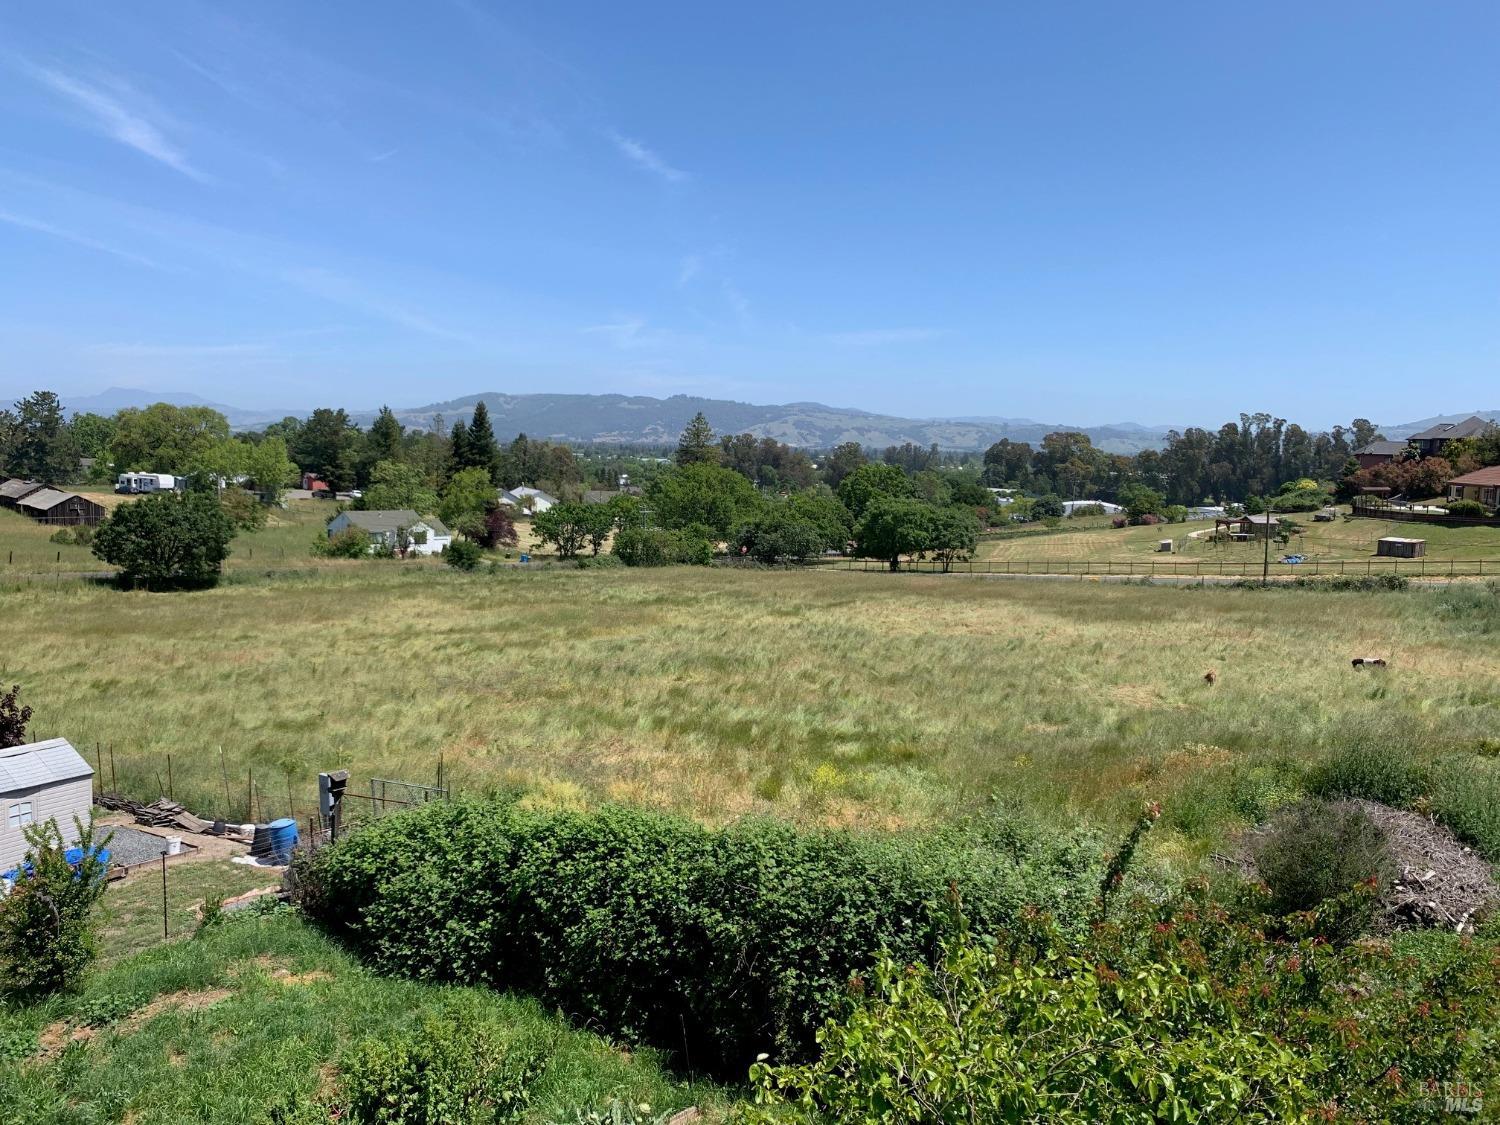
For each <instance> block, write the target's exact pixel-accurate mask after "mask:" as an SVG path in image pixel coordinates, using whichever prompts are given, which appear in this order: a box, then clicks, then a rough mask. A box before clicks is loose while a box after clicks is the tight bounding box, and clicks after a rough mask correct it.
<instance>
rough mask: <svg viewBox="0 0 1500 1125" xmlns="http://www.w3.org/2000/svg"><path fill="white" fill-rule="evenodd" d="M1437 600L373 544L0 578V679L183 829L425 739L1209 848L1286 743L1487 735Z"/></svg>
mask: <svg viewBox="0 0 1500 1125" xmlns="http://www.w3.org/2000/svg"><path fill="white" fill-rule="evenodd" d="M1445 596H1446V595H1445V594H1444V593H1442V592H1433V591H1423V592H1415V591H1413V592H1410V593H1405V594H1329V593H1321V592H1310V591H1298V590H1276V591H1269V592H1264V591H1255V590H1234V589H1217V588H1208V589H1189V590H1183V589H1162V588H1155V587H1140V586H1099V585H1097V584H1092V583H1080V584H1078V585H1076V586H1070V585H1066V584H1058V583H1025V582H1004V581H993V582H987V581H982V580H972V581H971V580H968V579H954V578H946V579H945V578H938V577H924V576H889V575H884V574H869V575H863V574H842V573H795V572H791V573H788V572H761V571H748V572H735V571H722V570H698V569H687V568H684V569H670V570H661V571H654V572H652V571H620V570H612V571H581V572H580V571H570V570H569V571H554V572H539V573H531V574H525V573H515V572H509V571H507V572H502V573H499V574H483V573H479V574H473V575H464V574H458V573H455V572H452V571H450V570H449V569H448V568H445V567H436V568H410V567H401V566H391V565H389V564H381V563H378V562H371V563H367V564H355V565H354V566H353V568H352V569H351V568H343V569H339V570H334V571H328V572H321V573H313V574H311V575H302V576H297V577H294V578H282V579H278V580H274V581H273V580H269V579H266V578H264V577H260V578H254V577H253V576H246V577H243V578H240V579H236V578H234V577H233V576H231V578H230V579H229V580H228V581H227V582H226V584H225V585H224V586H222V587H221V588H219V589H217V590H212V591H205V592H194V593H180V594H147V593H141V592H119V591H116V590H113V589H111V588H107V587H92V586H88V585H85V584H81V583H62V584H57V585H54V584H44V585H37V586H31V587H22V588H19V589H17V590H15V591H13V592H10V593H7V594H5V595H3V597H4V599H5V603H6V621H7V625H8V626H9V628H8V629H7V642H8V643H7V645H6V649H5V653H4V657H3V660H0V681H3V682H5V683H12V682H18V683H21V684H23V685H24V689H25V698H26V700H27V701H29V702H30V703H31V704H32V705H33V706H34V707H35V708H36V716H35V718H34V720H33V723H32V732H33V734H34V735H35V736H37V737H49V736H57V735H61V736H66V737H68V738H70V739H72V740H73V741H74V743H75V744H76V745H78V746H79V747H80V748H81V749H83V750H84V751H85V753H86V754H87V755H88V756H89V757H90V758H91V759H92V758H93V757H94V756H95V746H96V744H101V745H103V746H104V747H107V748H109V747H112V748H113V751H114V759H115V767H114V768H115V769H116V770H117V772H118V775H119V782H120V788H122V789H124V790H126V791H127V792H130V793H132V794H134V795H136V796H138V797H142V798H150V797H154V796H155V795H156V794H157V792H158V791H159V788H160V787H161V780H160V779H162V778H164V776H165V773H166V770H165V755H166V754H168V753H170V754H171V755H172V759H173V763H172V770H173V777H174V784H175V794H176V796H177V797H178V799H180V800H184V801H185V802H186V803H188V804H189V805H190V806H191V807H193V808H194V809H195V810H197V811H198V812H200V814H202V815H206V816H212V815H224V814H226V813H227V814H228V815H229V816H230V817H232V818H234V819H243V818H245V816H246V812H247V808H246V805H247V801H248V799H249V797H248V794H249V793H250V790H251V786H250V778H249V777H248V776H247V775H248V774H249V773H251V772H252V771H253V778H254V795H255V801H256V809H255V812H256V813H257V814H259V815H260V816H262V817H270V816H278V815H283V814H285V813H286V812H288V811H289V809H290V811H294V812H295V813H296V814H297V815H298V816H299V817H301V818H303V819H305V817H306V816H307V814H308V813H310V812H311V811H312V810H313V809H314V807H315V789H314V784H315V775H316V773H317V771H319V770H321V769H328V768H334V767H345V768H349V769H351V770H352V771H353V772H354V779H355V780H354V784H355V786H356V787H357V788H360V789H361V790H363V786H364V785H365V779H366V778H368V777H369V776H372V775H373V776H380V777H391V778H404V779H408V780H413V781H419V782H429V783H430V782H432V781H433V780H435V778H436V774H437V768H438V762H439V758H440V756H441V758H442V760H443V763H444V766H445V768H446V771H447V772H446V775H447V779H448V781H449V782H450V784H453V785H455V786H456V787H457V788H458V789H460V790H464V791H476V790H480V789H483V788H485V787H490V786H502V785H507V786H508V785H520V786H524V787H526V788H527V790H528V791H529V792H530V794H531V795H530V797H529V798H528V799H530V800H533V801H536V802H539V803H542V804H549V805H585V804H589V803H593V802H599V801H604V800H621V801H630V802H637V803H641V804H646V805H651V806H655V807H662V808H668V809H674V810H679V811H684V812H688V813H690V814H692V815H695V816H698V817H701V818H704V819H706V820H709V821H722V820H725V819H728V818H732V817H736V816H740V815H744V814H749V813H762V812H763V813H774V814H776V815H781V816H785V817H787V818H790V819H792V820H795V821H798V822H801V823H817V824H854V825H871V826H896V825H920V824H926V823H931V822H933V821H936V820H940V819H942V818H944V817H946V816H949V815H951V814H952V813H954V812H955V811H959V810H962V809H964V808H967V807H972V806H973V805H974V804H975V803H977V802H982V801H984V800H986V799H988V798H989V797H991V796H992V795H998V796H1001V797H1003V798H1006V799H1015V800H1019V801H1022V802H1024V803H1026V804H1028V805H1031V806H1033V807H1036V808H1039V809H1042V810H1044V811H1045V812H1046V813H1047V814H1048V815H1063V816H1082V817H1085V818H1095V819H1098V820H1101V821H1102V822H1104V823H1106V824H1110V825H1115V824H1120V823H1123V822H1124V821H1125V820H1126V819H1127V818H1128V817H1129V816H1130V815H1131V813H1132V812H1133V811H1134V810H1135V809H1137V808H1138V807H1139V804H1140V802H1141V801H1143V800H1146V799H1162V800H1165V801H1167V802H1168V805H1169V808H1176V809H1179V810H1193V809H1197V810H1198V811H1196V812H1189V811H1184V812H1183V813H1182V815H1181V816H1180V817H1178V818H1177V820H1176V821H1175V823H1178V824H1180V825H1182V826H1183V827H1184V830H1185V831H1186V832H1187V836H1186V837H1184V843H1186V844H1189V845H1192V846H1194V847H1201V846H1205V845H1206V842H1207V841H1209V840H1212V839H1213V838H1214V836H1215V835H1216V834H1217V833H1218V832H1219V831H1220V830H1222V829H1223V827H1224V826H1225V825H1224V821H1225V820H1226V818H1232V816H1233V815H1234V813H1233V810H1232V809H1230V810H1228V811H1226V810H1225V809H1224V808H1223V807H1221V806H1214V807H1213V808H1212V809H1208V811H1205V809H1206V808H1207V806H1205V805H1204V801H1205V800H1207V799H1208V798H1206V797H1205V794H1209V793H1217V792H1220V791H1221V790H1223V789H1224V787H1225V786H1230V787H1231V788H1233V787H1234V786H1239V787H1240V788H1241V789H1245V788H1247V787H1248V789H1249V790H1251V791H1255V792H1260V791H1263V790H1264V791H1272V790H1274V789H1275V788H1276V786H1278V785H1280V784H1282V782H1281V781H1280V780H1279V779H1280V778H1281V777H1282V776H1283V771H1280V770H1278V765H1277V764H1278V763H1279V762H1284V761H1294V762H1295V761H1306V760H1308V759H1309V758H1311V757H1313V756H1316V755H1317V754H1319V753H1321V752H1324V751H1327V750H1330V749H1334V748H1338V747H1340V746H1343V745H1347V744H1349V743H1350V742H1351V741H1353V740H1359V739H1374V740H1392V739H1401V740H1406V741H1407V742H1410V743H1412V744H1414V745H1418V746H1420V747H1423V748H1431V749H1434V750H1435V749H1445V748H1465V747H1473V746H1475V745H1478V744H1479V742H1480V741H1481V740H1482V739H1485V738H1492V737H1493V735H1494V725H1495V715H1496V708H1497V707H1500V689H1497V688H1496V686H1495V685H1496V684H1497V683H1500V650H1497V649H1496V647H1495V646H1494V644H1493V640H1492V637H1490V636H1488V635H1486V634H1484V633H1482V632H1478V631H1475V629H1474V628H1471V627H1470V626H1468V625H1466V624H1465V622H1464V621H1463V620H1460V619H1455V618H1454V617H1453V616H1452V615H1451V614H1449V613H1448V612H1446V611H1445V609H1444V605H1445V603H1444V602H1443V600H1442V599H1443V598H1444V597H1445ZM1356 654H1357V655H1365V654H1381V655H1385V656H1388V657H1389V658H1390V660H1391V662H1392V667H1391V669H1390V670H1389V671H1388V672H1387V673H1384V674H1356V673H1352V672H1351V671H1350V668H1349V664H1348V659H1349V657H1350V656H1351V655H1356ZM1210 668H1212V669H1216V670H1217V673H1218V680H1219V682H1218V685H1217V687H1214V688H1210V687H1208V686H1207V685H1206V684H1205V683H1204V682H1203V679H1202V677H1203V674H1204V672H1205V671H1207V670H1208V669H1210ZM221 755H222V757H221ZM221 762H222V765H221ZM109 770H110V764H109V761H108V759H107V757H106V761H105V772H106V774H108V772H109ZM289 792H290V796H289ZM1236 807H1239V808H1240V809H1241V813H1242V814H1244V809H1245V808H1246V807H1249V808H1251V809H1252V810H1253V808H1254V802H1253V801H1252V802H1250V805H1249V806H1245V805H1243V804H1242V805H1240V806H1236ZM1246 815H1248V814H1246ZM1171 822H1173V821H1172V819H1171V818H1169V823H1171Z"/></svg>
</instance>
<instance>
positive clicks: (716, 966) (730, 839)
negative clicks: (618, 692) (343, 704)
mask: <svg viewBox="0 0 1500 1125" xmlns="http://www.w3.org/2000/svg"><path fill="white" fill-rule="evenodd" d="M1103 850H1104V849H1103V848H1102V846H1101V844H1100V842H1099V841H1098V840H1097V839H1095V838H1093V837H1091V836H1088V835H1084V834H1081V833H1074V834H1069V835H1059V834H1055V833H1051V832H1048V831H1045V830H1043V829H1041V828H1040V827H1037V826H1035V825H1033V824H1031V823H1030V822H1025V821H1018V820H1015V819H1011V818H1008V817H1006V816H1004V815H995V816H992V817H988V818H982V819H979V820H975V821H971V822H966V823H964V824H962V825H958V826H955V827H952V828H948V829H944V830H941V831H939V832H936V833H929V834H927V835H924V836H915V835H912V836H905V835H894V836H876V835H861V834H855V833H848V832H836V831H826V832H814V833H802V832H798V831H796V830H794V829H792V828H790V827H788V826H786V825H784V824H780V823H775V822H771V821H767V820H751V821H746V822H742V823H738V824H735V825H733V826H731V827H727V828H723V829H709V828H705V827H703V826H701V825H699V824H697V823H695V822H693V821H690V820H685V819H681V818H675V817H669V816H664V815H660V814H654V813H649V812H643V811H637V810H630V809H623V808H606V809H604V810H601V811H598V812H592V813H573V812H539V811H534V810H527V809H524V808H521V807H518V806H517V805H515V804H513V803H509V802H506V801H501V800H497V799H490V800H466V801H457V802H451V803H436V804H431V805H427V806H425V807H423V808H421V809H414V810H409V811H407V812H404V813H401V814H399V815H396V816H392V817H389V818H386V819H385V820H382V821H380V822H379V823H377V824H374V825H371V826H369V827H367V828H364V829H362V830H360V831H358V832H356V833H355V834H353V835H352V836H350V837H349V838H347V839H345V840H343V841H340V842H339V843H338V844H337V845H335V846H332V847H328V848H324V849H322V850H321V851H319V852H318V853H317V854H316V856H314V857H312V858H310V859H304V860H303V861H302V862H301V865H300V867H299V869H298V872H297V878H298V882H299V895H300V900H301V902H302V904H303V908H304V910H306V911H307V913H308V914H309V915H310V916H312V917H313V918H314V919H316V920H318V921H320V922H321V923H323V924H324V925H325V926H327V927H328V928H329V929H330V930H332V931H333V932H335V933H336V934H338V935H339V936H341V937H342V938H343V939H344V940H346V941H347V942H348V943H349V944H351V945H352V946H353V947H354V948H355V949H356V950H357V951H358V952H360V953H361V954H362V955H363V956H365V957H367V958H368V959H369V960H371V961H373V962H374V963H375V964H376V965H377V966H378V967H380V968H382V969H384V970H386V971H392V972H397V973H401V974H404V975H407V976H411V977H415V978H417V979H422V980H431V981H451V982H461V983H469V984H473V983H482V984H487V985H490V986H492V987H496V988H508V989H514V990H517V991H521V992H527V993H531V994H534V995H536V996H539V997H541V998H543V999H544V1000H546V1001H548V1002H550V1003H554V1004H556V1005H558V1006H559V1007H561V1008H563V1009H564V1010H566V1011H568V1012H569V1013H571V1014H573V1015H574V1016H576V1017H579V1018H581V1019H584V1020H586V1021H588V1022H589V1023H590V1024H592V1025H593V1026H597V1027H601V1028H602V1029H604V1030H606V1031H608V1032H610V1033H613V1034H616V1035H619V1036H621V1037H623V1038H628V1039H633V1040H639V1041H644V1042H648V1043H653V1044H655V1045H657V1046H659V1047H662V1048H665V1049H667V1050H670V1051H672V1052H674V1053H676V1054H677V1056H678V1057H679V1060H680V1061H681V1063H683V1064H684V1065H686V1066H688V1067H689V1068H691V1069H695V1070H702V1071H707V1072H711V1073H715V1074H719V1075H723V1076H729V1077H733V1078H743V1076H744V1074H745V1069H746V1067H747V1066H748V1065H749V1064H750V1063H751V1062H752V1061H753V1060H754V1059H755V1058H756V1056H757V1055H759V1054H760V1053H762V1052H765V1053H768V1054H771V1055H773V1056H775V1057H777V1058H779V1059H782V1060H787V1061H792V1060H801V1059H807V1058H810V1057H812V1054H813V1051H814V1048H815V1042H814V1035H815V1032H816V1031H817V1029H818V1027H819V1026H821V1025H822V1024H823V1022H824V1021H825V1020H826V1019H828V1018H829V1017H830V1016H832V1015H836V1014H839V1013H840V1012H842V1010H843V1003H844V998H845V996H846V994H847V991H848V985H849V982H850V980H851V978H853V977H854V976H856V975H858V974H861V973H864V972H867V971H868V970H869V969H870V968H871V967H872V966H873V965H874V964H875V963H876V961H877V958H878V956H879V955H880V953H881V951H882V950H883V949H884V950H888V951H889V953H890V955H891V956H893V957H895V958H897V959H898V960H902V961H910V962H923V963H933V962H934V961H935V959H936V958H937V957H938V955H939V950H940V949H941V947H942V944H943V941H944V939H945V938H947V937H949V936H950V935H951V933H952V932H953V927H954V922H955V917H956V912H955V911H954V909H953V899H954V896H955V895H956V896H957V897H958V899H959V901H960V902H961V903H962V909H963V913H964V915H965V916H966V917H967V919H968V921H969V923H970V924H971V925H972V926H973V927H975V928H976V929H978V930H980V931H984V930H986V929H995V928H999V927H1000V926H1002V925H1004V924H1006V923H1007V922H1008V921H1010V920H1013V919H1015V918H1016V917H1018V916H1019V915H1020V913H1021V912H1022V911H1023V910H1024V909H1025V908H1026V907H1028V906H1033V905H1034V906H1037V907H1040V908H1043V909H1047V910H1050V911H1052V912H1053V913H1055V914H1056V915H1057V916H1058V917H1060V918H1062V919H1065V920H1067V921H1068V923H1069V924H1070V925H1072V926H1075V927H1078V928H1081V927H1083V926H1084V925H1085V924H1086V919H1087V917H1088V916H1089V914H1090V911H1091V908H1092V906H1093V901H1094V897H1095V894H1096V892H1097V888H1098V886H1099V879H1100V876H1101V873H1102V867H1101V863H1102V859H1101V857H1102V855H1103Z"/></svg>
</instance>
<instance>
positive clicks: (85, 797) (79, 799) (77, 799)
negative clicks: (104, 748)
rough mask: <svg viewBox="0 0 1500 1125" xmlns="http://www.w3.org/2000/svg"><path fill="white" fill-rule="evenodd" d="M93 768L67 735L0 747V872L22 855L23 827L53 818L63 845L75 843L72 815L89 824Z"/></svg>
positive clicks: (13, 863)
mask: <svg viewBox="0 0 1500 1125" xmlns="http://www.w3.org/2000/svg"><path fill="white" fill-rule="evenodd" d="M93 805H94V771H93V768H92V767H91V766H90V765H89V764H88V763H87V762H86V761H84V760H83V755H82V754H80V753H79V752H78V751H77V750H74V749H73V747H72V746H71V745H70V744H69V742H68V740H67V739H65V738H53V739H49V740H48V741H46V742H29V743H27V744H26V745H25V746H11V747H9V748H7V749H3V750H0V871H9V870H11V869H12V868H13V867H15V866H17V865H18V864H19V863H20V862H21V861H22V860H23V859H25V858H26V834H25V829H26V828H28V827H29V826H31V825H33V824H45V823H47V821H49V820H50V821H53V822H55V823H56V824H57V827H58V830H59V831H60V832H61V833H62V838H63V843H64V844H66V845H67V846H68V847H72V846H73V845H74V844H76V843H78V826H77V825H76V824H75V823H74V820H73V818H74V817H77V818H78V819H79V820H81V821H83V822H84V823H85V824H87V823H88V819H89V812H90V810H91V809H92V808H93Z"/></svg>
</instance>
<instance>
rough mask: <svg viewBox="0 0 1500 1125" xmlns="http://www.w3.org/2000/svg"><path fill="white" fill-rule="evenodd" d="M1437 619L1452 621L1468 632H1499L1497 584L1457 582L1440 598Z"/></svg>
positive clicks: (1445, 590)
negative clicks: (1480, 584)
mask: <svg viewBox="0 0 1500 1125" xmlns="http://www.w3.org/2000/svg"><path fill="white" fill-rule="evenodd" d="M1436 599H1437V611H1438V616H1439V617H1442V618H1443V619H1444V620H1447V621H1452V622H1454V623H1455V624H1457V625H1458V626H1459V627H1460V628H1462V629H1463V630H1464V631H1466V632H1470V633H1495V632H1500V589H1497V587H1496V585H1495V583H1493V582H1489V583H1486V584H1485V585H1483V586H1479V585H1476V584H1474V583H1472V582H1465V583H1457V584H1453V585H1450V586H1448V587H1447V588H1446V589H1444V590H1441V591H1440V592H1439V593H1438V594H1437V595H1436Z"/></svg>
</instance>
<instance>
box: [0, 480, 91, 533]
mask: <svg viewBox="0 0 1500 1125" xmlns="http://www.w3.org/2000/svg"><path fill="white" fill-rule="evenodd" d="M16 511H18V512H20V513H21V514H22V515H23V516H30V517H31V518H32V519H34V520H36V521H37V523H56V524H64V525H66V526H69V527H77V526H80V525H82V526H85V527H93V526H95V525H96V524H98V523H99V522H100V521H101V520H103V519H104V514H105V513H104V505H102V504H96V503H95V502H94V501H92V500H90V499H89V498H88V497H87V496H80V495H78V493H76V492H63V491H61V490H60V489H56V488H44V489H41V490H40V491H38V492H33V493H31V494H30V495H28V496H23V497H21V499H20V500H18V501H16Z"/></svg>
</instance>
